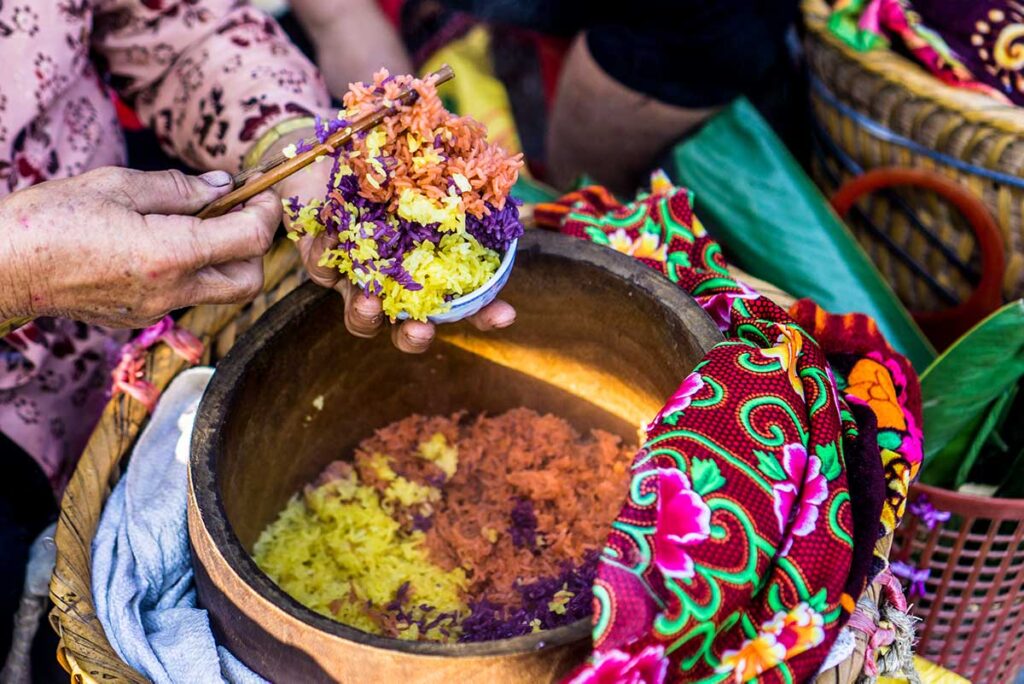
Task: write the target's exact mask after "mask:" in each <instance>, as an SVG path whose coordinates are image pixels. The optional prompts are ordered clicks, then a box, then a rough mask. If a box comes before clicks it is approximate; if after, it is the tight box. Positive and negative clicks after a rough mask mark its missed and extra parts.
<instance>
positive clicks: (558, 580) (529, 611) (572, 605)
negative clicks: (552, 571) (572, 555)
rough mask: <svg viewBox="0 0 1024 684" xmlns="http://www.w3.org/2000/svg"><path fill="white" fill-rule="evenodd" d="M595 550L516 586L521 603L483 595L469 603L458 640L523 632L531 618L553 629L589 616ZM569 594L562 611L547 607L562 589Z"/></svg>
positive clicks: (528, 629)
mask: <svg viewBox="0 0 1024 684" xmlns="http://www.w3.org/2000/svg"><path fill="white" fill-rule="evenodd" d="M597 563H598V554H597V552H596V551H592V552H590V553H589V554H587V556H586V557H585V558H584V559H583V562H582V563H581V564H580V565H579V566H577V567H574V566H573V564H572V563H565V564H564V565H563V566H562V572H561V573H560V574H559V575H558V576H557V577H547V578H542V579H539V580H537V581H536V582H531V583H529V584H523V585H520V586H519V587H517V591H518V592H519V595H520V599H521V605H520V606H519V607H518V608H507V607H502V606H499V605H497V604H496V603H494V602H492V601H488V600H487V599H482V600H480V601H476V602H474V603H472V604H471V605H470V614H469V616H468V617H466V619H465V620H463V621H462V635H461V636H460V637H459V641H460V642H463V643H471V642H478V641H493V640H495V639H509V638H512V637H517V636H523V635H525V634H529V633H531V632H532V631H533V625H534V621H537V622H538V623H539V625H540V628H541V629H555V628H556V627H562V626H564V625H569V624H572V623H573V622H576V621H577V620H583V619H585V618H587V617H589V616H590V614H591V610H592V605H591V602H592V600H593V591H592V589H591V586H592V584H593V582H594V578H595V577H596V576H597ZM563 587H564V588H565V591H568V592H570V593H571V594H572V596H571V597H570V598H569V600H568V601H567V602H565V603H564V608H565V611H564V612H563V613H556V612H554V611H552V610H551V605H550V604H551V602H552V601H554V600H555V596H556V594H558V592H560V591H562V590H563Z"/></svg>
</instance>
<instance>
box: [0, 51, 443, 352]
mask: <svg viewBox="0 0 1024 684" xmlns="http://www.w3.org/2000/svg"><path fill="white" fill-rule="evenodd" d="M454 77H455V72H454V71H453V70H452V68H451V67H450V66H448V65H447V64H444V65H442V66H441V68H440V69H438V70H437V71H435V72H434V73H432V74H430V75H429V76H427V78H429V79H431V80H432V81H433V82H434V85H441V84H442V83H444V82H446V81H450V80H451V79H453V78H454ZM417 97H419V95H418V93H417V92H416V91H415V90H413V89H412V88H405V89H404V90H402V92H401V93H399V95H398V97H396V98H395V100H394V102H395V104H408V103H411V102H415V101H416V98H417ZM395 104H391V105H382V106H381V107H380V108H378V109H376V110H375V111H373V112H370V113H369V114H367V115H365V116H363V117H361V118H360V119H359V120H358V121H356V122H355V123H353V124H352V125H351V126H348V127H347V128H345V129H343V130H340V131H337V132H336V133H334V134H333V135H331V136H330V137H329V138H327V140H326V141H325V142H323V143H321V142H320V141H319V140H317V139H315V138H313V139H309V140H307V141H306V145H312V146H313V147H312V149H311V150H308V151H306V152H303V153H301V154H298V155H296V156H295V157H293V158H291V159H289V158H288V157H286V156H284V155H283V154H279V155H276V156H274V157H272V158H270V159H268V160H267V161H265V162H263V163H262V164H260V165H259V166H257V167H256V168H254V169H249V170H248V171H243V172H242V173H239V174H237V175H236V176H235V177H234V181H235V189H234V190H232V191H231V192H229V193H228V194H226V195H224V196H223V197H221V198H220V199H219V200H217V201H216V202H212V203H210V204H208V205H207V206H206V207H205V208H203V210H202V211H200V212H199V213H198V214H196V216H198V217H199V218H202V219H207V218H214V217H217V216H223V215H224V214H226V213H228V212H229V211H231V210H232V209H233V208H234V207H236V206H238V205H239V204H242V203H243V202H246V201H248V200H251V199H252V198H253V197H255V196H256V195H258V194H260V193H261V192H263V191H264V190H267V189H268V188H270V187H272V186H273V185H276V184H277V183H280V182H281V181H282V180H284V179H285V178H287V177H288V176H290V175H292V174H293V173H295V172H297V171H301V170H302V169H304V168H306V167H307V166H309V165H310V164H312V163H313V162H315V161H316V159H317V157H320V156H323V155H328V154H331V153H332V152H333V151H334V150H335V149H337V148H338V147H340V146H341V145H344V144H345V143H347V142H348V141H349V140H351V139H352V136H353V135H355V134H356V133H359V132H361V131H368V130H370V129H371V128H373V127H374V126H377V125H378V124H380V122H381V121H383V120H384V117H386V116H389V115H391V114H394V113H395ZM33 318H34V317H22V318H12V319H9V320H6V321H2V320H0V339H2V338H4V337H6V336H7V335H8V334H9V333H12V332H14V331H15V330H17V329H18V328H20V327H21V326H23V325H25V324H26V323H29V322H31V321H32V320H33Z"/></svg>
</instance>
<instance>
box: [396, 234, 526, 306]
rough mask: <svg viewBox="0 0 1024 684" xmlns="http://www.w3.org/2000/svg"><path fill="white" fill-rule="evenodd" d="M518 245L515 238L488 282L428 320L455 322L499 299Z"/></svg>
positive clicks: (509, 273) (450, 303)
mask: <svg viewBox="0 0 1024 684" xmlns="http://www.w3.org/2000/svg"><path fill="white" fill-rule="evenodd" d="M518 246H519V240H518V239H516V240H513V241H512V243H511V244H510V245H509V246H508V249H506V250H505V256H503V257H502V258H501V263H500V264H499V265H498V270H497V271H495V272H494V275H492V276H491V277H490V278H488V280H487V282H485V283H484V284H483V285H481V286H480V287H479V288H477V289H476V290H473V291H472V292H470V293H469V294H464V295H462V296H461V297H458V298H457V299H453V300H452V301H451V302H449V306H448V310H447V311H445V312H444V313H439V314H434V315H433V316H427V320H428V321H430V322H431V323H433V324H435V325H441V324H443V323H455V322H457V321H461V320H462V319H464V318H469V317H470V316H475V315H476V314H478V313H480V310H481V309H483V308H484V307H485V306H487V305H488V304H490V303H491V302H493V301H494V300H495V299H497V297H498V293H499V292H501V288H503V287H505V283H507V282H508V277H509V276H510V275H511V274H512V264H513V263H515V260H516V247H518ZM396 318H397V319H398V320H400V321H405V320H408V319H409V314H407V313H405V312H404V311H403V312H402V313H400V314H398V316H396Z"/></svg>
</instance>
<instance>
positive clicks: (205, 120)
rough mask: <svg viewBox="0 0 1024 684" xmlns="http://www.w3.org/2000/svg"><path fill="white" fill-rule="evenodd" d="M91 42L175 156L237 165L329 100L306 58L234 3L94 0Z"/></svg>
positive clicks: (262, 18)
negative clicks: (277, 130)
mask: <svg viewBox="0 0 1024 684" xmlns="http://www.w3.org/2000/svg"><path fill="white" fill-rule="evenodd" d="M94 11H95V19H94V25H93V36H92V45H93V48H94V49H95V51H96V52H97V53H98V54H99V55H100V56H102V57H103V58H104V59H105V60H106V62H107V64H106V70H107V72H108V73H109V74H110V78H111V81H110V82H111V84H112V85H113V86H114V88H115V89H116V90H117V91H118V93H119V94H120V95H121V97H122V98H124V99H125V100H126V101H127V102H128V103H129V104H130V105H132V106H133V107H134V108H135V110H136V112H137V113H138V114H139V116H140V118H141V119H142V120H143V121H144V122H145V123H146V124H147V125H148V126H150V127H151V128H152V129H153V130H154V131H155V132H156V134H157V136H158V137H159V139H160V141H161V144H162V145H163V146H164V147H165V148H166V149H167V150H168V151H169V152H170V153H172V154H174V155H175V156H177V157H179V158H181V159H182V160H183V161H185V162H186V163H188V164H190V165H192V166H194V167H196V168H199V169H212V168H218V169H226V170H231V171H234V170H237V169H238V168H239V167H240V166H241V161H242V158H243V156H244V155H245V153H246V152H247V151H248V150H249V148H250V147H251V146H252V145H253V144H254V143H255V142H256V141H257V140H258V139H259V137H260V135H262V134H263V133H264V132H266V131H267V130H268V129H269V128H270V127H272V126H273V125H274V124H276V123H278V122H280V121H282V120H284V119H289V118H294V117H297V116H308V115H311V114H312V113H313V111H314V110H316V109H319V108H326V107H328V106H329V104H330V98H329V96H328V94H327V90H326V88H325V86H324V84H323V82H322V80H321V78H320V75H319V73H318V72H317V71H316V69H315V68H314V67H313V65H312V64H310V62H309V61H308V60H306V58H305V57H304V56H303V55H302V54H301V53H300V52H299V51H298V50H297V49H296V48H295V47H294V46H293V45H292V44H291V43H290V42H289V41H288V39H287V37H285V36H284V34H283V32H282V31H281V29H280V28H279V27H278V25H277V24H276V23H275V22H274V20H273V19H270V18H269V17H267V16H266V15H264V14H262V13H260V12H258V11H257V10H254V9H252V8H250V7H246V6H244V4H241V3H239V2H237V0H97V1H96V2H95V3H94Z"/></svg>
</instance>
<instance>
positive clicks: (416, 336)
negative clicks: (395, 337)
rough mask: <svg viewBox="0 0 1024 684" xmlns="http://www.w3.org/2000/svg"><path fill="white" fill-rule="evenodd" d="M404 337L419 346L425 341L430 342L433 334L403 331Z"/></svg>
mask: <svg viewBox="0 0 1024 684" xmlns="http://www.w3.org/2000/svg"><path fill="white" fill-rule="evenodd" d="M405 337H406V339H407V340H409V342H411V343H413V344H415V345H417V346H419V345H421V344H426V343H428V342H430V341H431V340H433V339H434V336H433V335H432V334H430V333H427V334H426V335H424V334H422V333H410V332H406V333H405Z"/></svg>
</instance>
